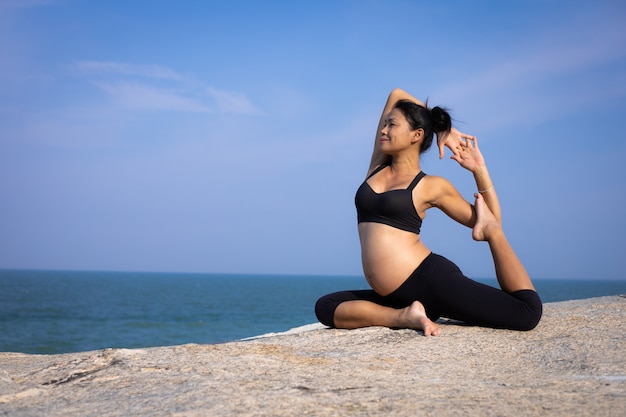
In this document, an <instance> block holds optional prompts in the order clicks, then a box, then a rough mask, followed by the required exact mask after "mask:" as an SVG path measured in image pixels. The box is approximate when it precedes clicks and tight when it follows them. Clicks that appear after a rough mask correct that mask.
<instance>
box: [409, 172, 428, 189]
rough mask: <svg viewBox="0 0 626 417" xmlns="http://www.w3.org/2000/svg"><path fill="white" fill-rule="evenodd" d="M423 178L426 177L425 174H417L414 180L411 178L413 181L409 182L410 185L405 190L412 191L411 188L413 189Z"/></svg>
mask: <svg viewBox="0 0 626 417" xmlns="http://www.w3.org/2000/svg"><path fill="white" fill-rule="evenodd" d="M425 176H426V173H425V172H424V171H420V173H419V174H417V175H416V176H415V178H413V181H411V184H409V187H408V188H407V190H412V189H413V188H415V186H416V185H417V183H418V182H420V180H421V179H422V178H424V177H425Z"/></svg>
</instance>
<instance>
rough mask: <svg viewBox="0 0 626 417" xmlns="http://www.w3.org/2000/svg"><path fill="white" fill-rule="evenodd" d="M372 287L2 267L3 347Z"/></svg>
mask: <svg viewBox="0 0 626 417" xmlns="http://www.w3.org/2000/svg"><path fill="white" fill-rule="evenodd" d="M478 281H480V282H484V283H486V284H489V285H493V286H497V282H496V280H495V279H479V280H478ZM534 282H535V285H536V287H537V290H538V292H539V294H540V295H541V298H542V300H543V301H544V302H553V301H564V300H573V299H581V298H590V297H598V296H604V295H617V294H624V293H626V281H608V280H562V279H559V280H556V279H538V280H535V281H534ZM365 288H368V286H367V283H366V282H365V279H364V278H363V277H358V276H352V277H351V276H288V275H234V274H180V273H178V274H177V273H136V272H77V271H73V272H64V271H23V270H19V271H16V270H0V351H2V352H23V353H35V354H54V353H69V352H81V351H89V350H98V349H103V348H141V347H152V346H171V345H180V344H186V343H198V344H212V343H222V342H227V341H232V340H239V339H243V338H247V337H253V336H258V335H263V334H266V333H277V332H283V331H287V330H289V329H292V328H295V327H300V326H304V325H307V324H311V323H316V322H317V319H316V317H315V313H314V311H313V307H314V305H315V301H316V300H317V299H318V298H319V297H320V296H322V295H324V294H327V293H330V292H333V291H340V290H344V289H365Z"/></svg>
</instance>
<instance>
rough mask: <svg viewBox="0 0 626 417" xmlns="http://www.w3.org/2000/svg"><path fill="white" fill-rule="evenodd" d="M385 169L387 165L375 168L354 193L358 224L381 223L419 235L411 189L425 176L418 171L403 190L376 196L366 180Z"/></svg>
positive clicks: (420, 225)
mask: <svg viewBox="0 0 626 417" xmlns="http://www.w3.org/2000/svg"><path fill="white" fill-rule="evenodd" d="M385 167H387V165H381V166H379V167H378V168H376V169H375V170H374V172H372V173H371V174H370V175H369V176H368V177H367V178H366V180H365V181H364V182H363V184H361V186H360V187H359V189H358V190H357V192H356V196H355V197H354V204H355V205H356V212H357V219H358V222H359V223H363V222H372V223H382V224H386V225H388V226H391V227H395V228H396V229H401V230H406V231H407V232H413V233H416V234H419V233H420V228H421V227H422V219H421V218H420V216H419V215H418V214H417V211H416V210H415V205H414V204H413V188H415V186H416V185H417V183H418V182H420V180H421V179H422V178H424V176H426V174H425V173H424V172H421V171H420V173H419V174H417V175H416V176H415V178H414V179H413V181H411V184H409V186H408V187H407V188H405V189H400V190H389V191H385V192H382V193H380V194H378V193H376V192H375V191H374V190H372V187H370V185H369V184H368V183H367V180H368V179H370V178H371V177H372V176H373V175H374V174H376V173H378V172H380V171H381V170H382V169H383V168H385Z"/></svg>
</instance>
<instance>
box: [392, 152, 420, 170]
mask: <svg viewBox="0 0 626 417" xmlns="http://www.w3.org/2000/svg"><path fill="white" fill-rule="evenodd" d="M390 167H391V170H392V171H393V172H396V173H398V174H405V173H411V174H413V173H416V172H419V171H420V158H419V155H406V154H405V155H395V156H394V157H393V158H392V159H391V164H390Z"/></svg>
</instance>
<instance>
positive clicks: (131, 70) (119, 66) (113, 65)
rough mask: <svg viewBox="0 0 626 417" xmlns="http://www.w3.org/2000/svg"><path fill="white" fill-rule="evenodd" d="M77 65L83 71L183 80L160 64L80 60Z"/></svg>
mask: <svg viewBox="0 0 626 417" xmlns="http://www.w3.org/2000/svg"><path fill="white" fill-rule="evenodd" d="M75 67H76V68H77V69H79V70H81V71H84V72H88V73H98V74H119V75H130V76H139V77H146V78H160V79H168V80H181V79H182V78H183V77H182V76H181V75H180V74H178V73H177V72H176V71H174V70H172V69H170V68H167V67H163V66H160V65H137V64H127V63H123V62H107V61H79V62H77V63H76V65H75Z"/></svg>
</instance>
